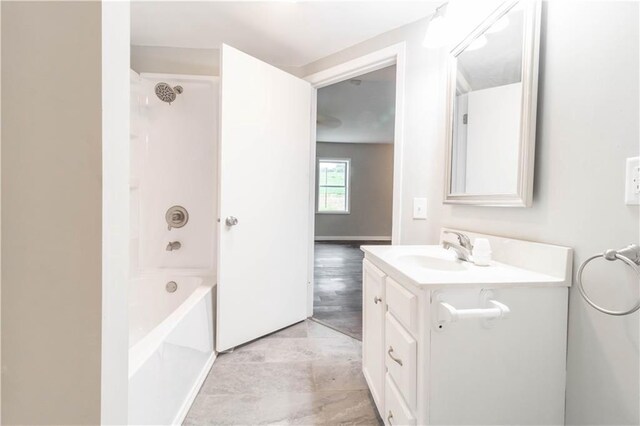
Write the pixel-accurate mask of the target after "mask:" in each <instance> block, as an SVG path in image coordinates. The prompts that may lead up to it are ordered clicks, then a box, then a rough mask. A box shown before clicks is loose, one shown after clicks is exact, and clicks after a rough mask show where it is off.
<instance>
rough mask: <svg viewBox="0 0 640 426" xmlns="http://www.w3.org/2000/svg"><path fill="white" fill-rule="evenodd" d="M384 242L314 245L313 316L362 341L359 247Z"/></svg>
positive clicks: (360, 256) (361, 253) (362, 255)
mask: <svg viewBox="0 0 640 426" xmlns="http://www.w3.org/2000/svg"><path fill="white" fill-rule="evenodd" d="M373 244H390V243H389V242H385V241H345V242H316V244H315V256H314V257H315V259H314V261H315V268H314V281H315V283H314V289H313V292H314V299H313V317H314V318H315V319H316V320H318V321H320V322H322V323H324V324H326V325H328V326H330V327H332V328H334V329H336V330H338V331H340V332H343V333H345V334H347V335H349V336H351V337H353V338H355V339H358V340H362V258H363V257H364V253H363V252H362V250H360V246H363V245H373Z"/></svg>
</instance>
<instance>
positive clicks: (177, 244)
mask: <svg viewBox="0 0 640 426" xmlns="http://www.w3.org/2000/svg"><path fill="white" fill-rule="evenodd" d="M180 247H182V244H180V241H171V242H170V243H169V244H167V251H174V250H178V249H180Z"/></svg>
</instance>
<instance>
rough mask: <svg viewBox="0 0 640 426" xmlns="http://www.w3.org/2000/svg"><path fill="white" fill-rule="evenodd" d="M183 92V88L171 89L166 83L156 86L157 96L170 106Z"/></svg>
mask: <svg viewBox="0 0 640 426" xmlns="http://www.w3.org/2000/svg"><path fill="white" fill-rule="evenodd" d="M182 91H183V89H182V86H175V87H171V86H169V84H168V83H165V82H160V83H158V84H156V96H157V97H158V99H160V100H161V101H162V102H168V103H169V105H171V102H173V101H175V100H176V97H177V96H178V95H179V94H180V93H182Z"/></svg>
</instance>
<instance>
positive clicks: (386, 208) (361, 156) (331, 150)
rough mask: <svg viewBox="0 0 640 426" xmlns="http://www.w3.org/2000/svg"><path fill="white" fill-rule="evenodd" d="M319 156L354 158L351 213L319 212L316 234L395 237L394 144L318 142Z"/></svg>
mask: <svg viewBox="0 0 640 426" xmlns="http://www.w3.org/2000/svg"><path fill="white" fill-rule="evenodd" d="M316 157H317V158H322V157H327V158H350V159H351V200H350V201H351V204H350V214H318V213H316V225H315V235H316V237H327V236H331V237H391V212H392V201H393V145H392V144H373V143H327V142H318V144H317V146H316ZM317 198H318V188H317V185H316V200H317Z"/></svg>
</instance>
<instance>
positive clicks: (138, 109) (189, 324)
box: [129, 71, 218, 424]
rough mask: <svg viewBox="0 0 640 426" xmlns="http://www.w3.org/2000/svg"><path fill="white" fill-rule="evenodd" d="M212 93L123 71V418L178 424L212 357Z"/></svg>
mask: <svg viewBox="0 0 640 426" xmlns="http://www.w3.org/2000/svg"><path fill="white" fill-rule="evenodd" d="M159 88H160V89H159ZM217 99H218V81H217V79H215V78H209V77H201V76H185V75H180V76H178V75H167V74H141V75H138V74H137V73H135V72H133V71H132V72H131V120H132V122H131V176H130V177H131V183H130V189H131V218H130V222H131V226H130V228H131V280H130V297H129V329H130V332H129V423H130V424H180V423H181V422H182V420H183V419H184V416H185V415H186V412H187V410H188V408H189V406H190V405H191V403H192V402H193V399H194V398H195V395H196V394H197V391H198V389H199V388H200V386H201V384H202V382H203V381H204V379H205V377H206V375H207V373H208V372H209V369H210V368H211V365H212V364H213V361H214V359H215V356H216V355H215V351H214V347H215V345H214V329H215V324H214V321H215V311H214V310H215V289H216V288H215V284H214V282H215V279H214V277H215V272H216V265H215V259H216V227H215V218H216V215H217V207H216V204H217V202H216V200H217V195H216V190H217V185H216V178H217V137H218V130H217V118H218V115H217V110H218V106H217Z"/></svg>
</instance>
